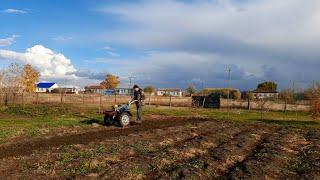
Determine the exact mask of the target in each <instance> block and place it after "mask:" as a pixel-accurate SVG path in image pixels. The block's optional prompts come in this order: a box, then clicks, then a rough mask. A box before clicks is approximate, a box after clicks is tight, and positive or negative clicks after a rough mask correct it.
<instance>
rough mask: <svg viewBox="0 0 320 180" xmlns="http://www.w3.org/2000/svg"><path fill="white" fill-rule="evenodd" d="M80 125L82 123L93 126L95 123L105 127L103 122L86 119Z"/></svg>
mask: <svg viewBox="0 0 320 180" xmlns="http://www.w3.org/2000/svg"><path fill="white" fill-rule="evenodd" d="M80 123H82V124H93V123H96V124H100V125H104V124H103V122H102V121H101V120H99V119H95V118H88V119H84V120H82V121H80Z"/></svg>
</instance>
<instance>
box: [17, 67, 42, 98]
mask: <svg viewBox="0 0 320 180" xmlns="http://www.w3.org/2000/svg"><path fill="white" fill-rule="evenodd" d="M39 77H40V73H39V72H38V71H37V70H36V69H34V68H33V67H32V66H31V65H30V64H26V65H24V66H23V71H22V75H21V82H22V85H23V86H24V89H25V91H26V92H35V90H36V83H37V82H38V81H39Z"/></svg>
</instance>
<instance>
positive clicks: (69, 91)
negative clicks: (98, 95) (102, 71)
mask: <svg viewBox="0 0 320 180" xmlns="http://www.w3.org/2000/svg"><path fill="white" fill-rule="evenodd" d="M59 91H60V92H65V93H66V94H79V92H80V91H81V88H80V87H76V86H63V87H60V88H59Z"/></svg>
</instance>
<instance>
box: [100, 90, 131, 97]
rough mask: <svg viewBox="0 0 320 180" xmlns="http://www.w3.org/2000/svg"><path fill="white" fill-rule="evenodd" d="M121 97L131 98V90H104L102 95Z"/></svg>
mask: <svg viewBox="0 0 320 180" xmlns="http://www.w3.org/2000/svg"><path fill="white" fill-rule="evenodd" d="M115 93H116V94H117V95H121V96H131V95H132V94H133V90H132V89H131V88H116V89H105V90H104V91H103V94H104V95H114V94H115Z"/></svg>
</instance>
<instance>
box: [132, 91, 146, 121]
mask: <svg viewBox="0 0 320 180" xmlns="http://www.w3.org/2000/svg"><path fill="white" fill-rule="evenodd" d="M132 100H133V101H134V100H136V102H135V103H136V107H137V119H136V123H137V124H141V121H142V119H141V114H142V102H143V100H144V92H143V91H142V89H140V88H139V86H138V85H134V86H133V99H132Z"/></svg>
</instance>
